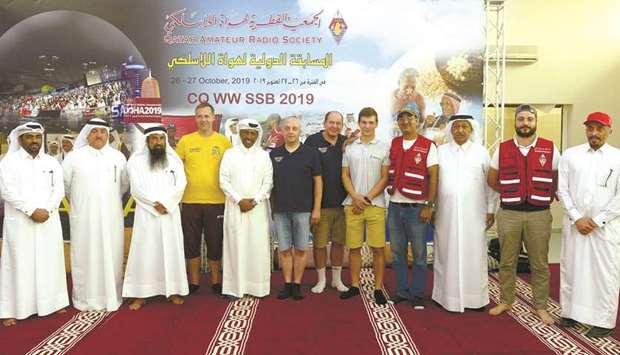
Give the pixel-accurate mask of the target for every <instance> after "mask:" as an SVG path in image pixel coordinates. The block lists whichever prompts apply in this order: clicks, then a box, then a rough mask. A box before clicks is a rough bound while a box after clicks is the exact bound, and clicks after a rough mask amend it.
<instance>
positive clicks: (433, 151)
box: [390, 139, 439, 203]
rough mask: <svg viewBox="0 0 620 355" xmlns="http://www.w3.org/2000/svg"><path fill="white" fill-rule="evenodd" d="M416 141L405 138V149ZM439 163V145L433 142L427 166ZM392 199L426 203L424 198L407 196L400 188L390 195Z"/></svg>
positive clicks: (393, 200) (401, 201) (394, 200)
mask: <svg viewBox="0 0 620 355" xmlns="http://www.w3.org/2000/svg"><path fill="white" fill-rule="evenodd" d="M415 141H416V140H415V139H412V140H405V139H403V149H404V150H407V149H409V148H411V147H412V146H413V145H414V144H415ZM437 164H439V156H438V154H437V147H436V146H435V144H431V148H430V149H429V150H428V155H427V156H426V167H427V168H428V167H431V166H433V165H437ZM390 201H391V202H398V203H424V202H426V201H424V200H414V199H412V198H408V197H405V196H403V194H401V193H400V191H398V190H396V191H394V194H393V195H392V196H390Z"/></svg>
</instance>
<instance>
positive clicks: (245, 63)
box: [0, 0, 484, 211]
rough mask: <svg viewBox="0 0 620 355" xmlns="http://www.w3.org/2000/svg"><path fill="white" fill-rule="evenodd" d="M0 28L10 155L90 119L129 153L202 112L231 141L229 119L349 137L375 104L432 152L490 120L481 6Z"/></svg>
mask: <svg viewBox="0 0 620 355" xmlns="http://www.w3.org/2000/svg"><path fill="white" fill-rule="evenodd" d="M0 18H1V19H2V21H0V127H2V130H1V131H2V134H1V135H0V143H2V150H3V151H5V150H6V141H5V139H6V134H7V133H8V132H9V131H10V130H11V129H12V128H13V127H15V126H16V125H18V124H19V123H21V122H24V121H26V120H38V121H40V122H41V123H43V124H44V125H45V126H46V128H47V132H48V134H47V136H46V140H47V142H48V145H49V148H48V149H49V150H50V152H52V153H53V154H56V153H55V152H57V154H60V156H62V151H60V152H59V148H60V147H61V143H62V142H61V138H60V137H61V135H63V134H70V135H76V134H77V132H78V131H79V129H80V128H81V126H82V124H83V123H84V121H85V120H87V119H88V118H90V117H103V118H105V119H108V120H110V121H111V122H112V125H113V127H114V128H115V134H114V135H113V137H114V142H113V145H114V146H115V147H117V148H118V149H121V150H122V151H123V152H124V153H125V154H126V155H129V154H131V151H132V147H133V146H135V143H136V142H137V141H138V140H141V139H143V137H142V134H141V133H140V132H141V131H142V129H143V127H144V125H146V124H149V123H152V122H163V123H164V124H166V125H169V127H170V128H171V130H170V131H171V134H170V136H171V137H170V138H171V140H172V143H173V144H174V140H175V139H178V138H179V137H180V136H181V135H183V134H186V133H189V132H191V131H193V130H195V125H194V121H193V119H191V117H192V115H193V111H194V108H195V106H196V105H197V104H198V103H200V102H209V103H211V104H212V105H213V106H215V108H216V113H217V117H218V123H219V122H221V123H222V124H220V125H219V126H220V127H219V129H220V130H221V131H222V132H224V131H225V130H226V129H225V127H227V126H228V127H230V124H229V123H230V122H232V121H228V120H229V119H230V118H245V117H250V118H255V119H257V120H259V121H260V122H263V123H264V125H265V129H266V130H267V131H274V130H277V122H278V117H280V118H285V117H287V116H296V117H299V118H301V120H302V122H303V127H302V130H303V132H302V135H303V136H304V137H305V136H306V135H308V134H312V133H314V132H316V131H318V130H319V129H320V128H321V123H322V119H323V117H324V115H325V113H326V112H328V111H332V110H336V111H339V112H341V113H342V114H343V115H344V117H345V127H346V131H345V132H344V133H347V134H352V133H354V132H355V130H356V120H357V113H358V112H359V110H360V109H361V108H363V107H366V106H372V107H374V108H375V109H376V110H377V111H378V113H379V135H380V136H382V137H384V138H388V137H391V136H393V135H395V134H398V130H397V127H396V126H395V124H394V115H395V113H396V112H397V111H399V110H401V109H403V108H407V109H410V110H413V111H415V112H416V113H417V114H418V116H419V125H420V128H422V129H423V131H424V132H425V134H427V135H428V136H432V137H433V138H435V139H436V140H437V141H441V136H442V129H443V127H444V126H445V123H446V120H447V118H446V117H447V116H448V115H450V114H451V113H454V112H457V111H461V112H468V113H472V114H473V115H474V116H476V117H480V115H481V109H482V103H481V101H482V100H481V96H482V95H481V94H482V67H483V65H482V63H483V62H482V50H483V45H484V10H483V4H482V1H480V0H400V1H376V0H366V1H359V0H345V1H338V0H329V1H327V0H313V1H310V0H296V1H294V0H290V1H288V0H286V1H285V0H278V1H274V0H265V1H260V2H255V1H253V2H249V1H241V0H226V1H224V0H207V1H203V0H200V1H199V0H167V1H164V0H137V1H132V2H131V3H127V2H125V1H121V0H109V1H105V2H103V1H82V2H76V1H74V2H69V3H67V2H66V1H60V0H56V1H53V0H50V1H40V2H35V3H33V2H32V1H25V0H17V1H11V2H8V3H6V4H3V5H0ZM446 94H448V95H446ZM53 142H56V143H57V144H54V143H53ZM266 144H267V143H266ZM126 211H131V208H127V209H126Z"/></svg>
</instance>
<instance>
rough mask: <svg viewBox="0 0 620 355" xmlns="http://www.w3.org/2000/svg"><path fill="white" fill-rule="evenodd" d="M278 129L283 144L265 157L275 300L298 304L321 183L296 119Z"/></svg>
mask: <svg viewBox="0 0 620 355" xmlns="http://www.w3.org/2000/svg"><path fill="white" fill-rule="evenodd" d="M282 126H283V130H284V135H285V144H284V145H282V146H281V147H278V148H275V149H273V150H272V151H271V152H270V154H269V155H270V157H271V162H272V164H273V206H272V207H273V209H272V210H273V220H274V223H275V229H276V236H277V239H278V249H279V251H280V263H281V264H280V266H281V267H282V275H283V276H284V283H285V284H284V288H283V289H282V290H281V291H280V293H279V294H278V298H279V299H286V298H289V297H291V296H292V297H293V299H295V300H301V299H303V297H304V296H303V293H302V291H301V279H302V277H303V274H304V269H305V267H306V254H307V251H306V249H307V248H308V242H309V237H310V224H312V225H315V224H317V223H318V222H319V219H320V217H321V197H322V194H323V180H322V177H321V173H322V172H321V162H320V160H319V156H318V153H317V152H316V150H315V149H312V148H311V147H309V146H306V145H303V144H302V143H301V142H300V141H299V136H300V134H301V122H300V121H299V119H298V118H295V117H289V118H287V119H286V120H284V122H283V125H282ZM293 247H294V248H295V249H294V251H293Z"/></svg>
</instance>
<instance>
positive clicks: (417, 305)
mask: <svg viewBox="0 0 620 355" xmlns="http://www.w3.org/2000/svg"><path fill="white" fill-rule="evenodd" d="M411 305H412V306H413V309H415V310H417V311H421V310H423V309H424V298H422V297H420V296H413V300H411Z"/></svg>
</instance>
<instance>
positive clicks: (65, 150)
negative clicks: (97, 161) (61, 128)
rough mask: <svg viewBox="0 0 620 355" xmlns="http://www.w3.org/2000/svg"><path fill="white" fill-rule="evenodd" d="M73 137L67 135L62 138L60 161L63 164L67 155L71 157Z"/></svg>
mask: <svg viewBox="0 0 620 355" xmlns="http://www.w3.org/2000/svg"><path fill="white" fill-rule="evenodd" d="M73 139H74V138H73V136H72V135H70V134H65V135H63V136H62V139H61V141H60V148H61V151H60V159H59V161H60V162H61V163H62V161H63V160H65V158H66V157H67V155H69V153H71V151H72V150H73Z"/></svg>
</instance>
